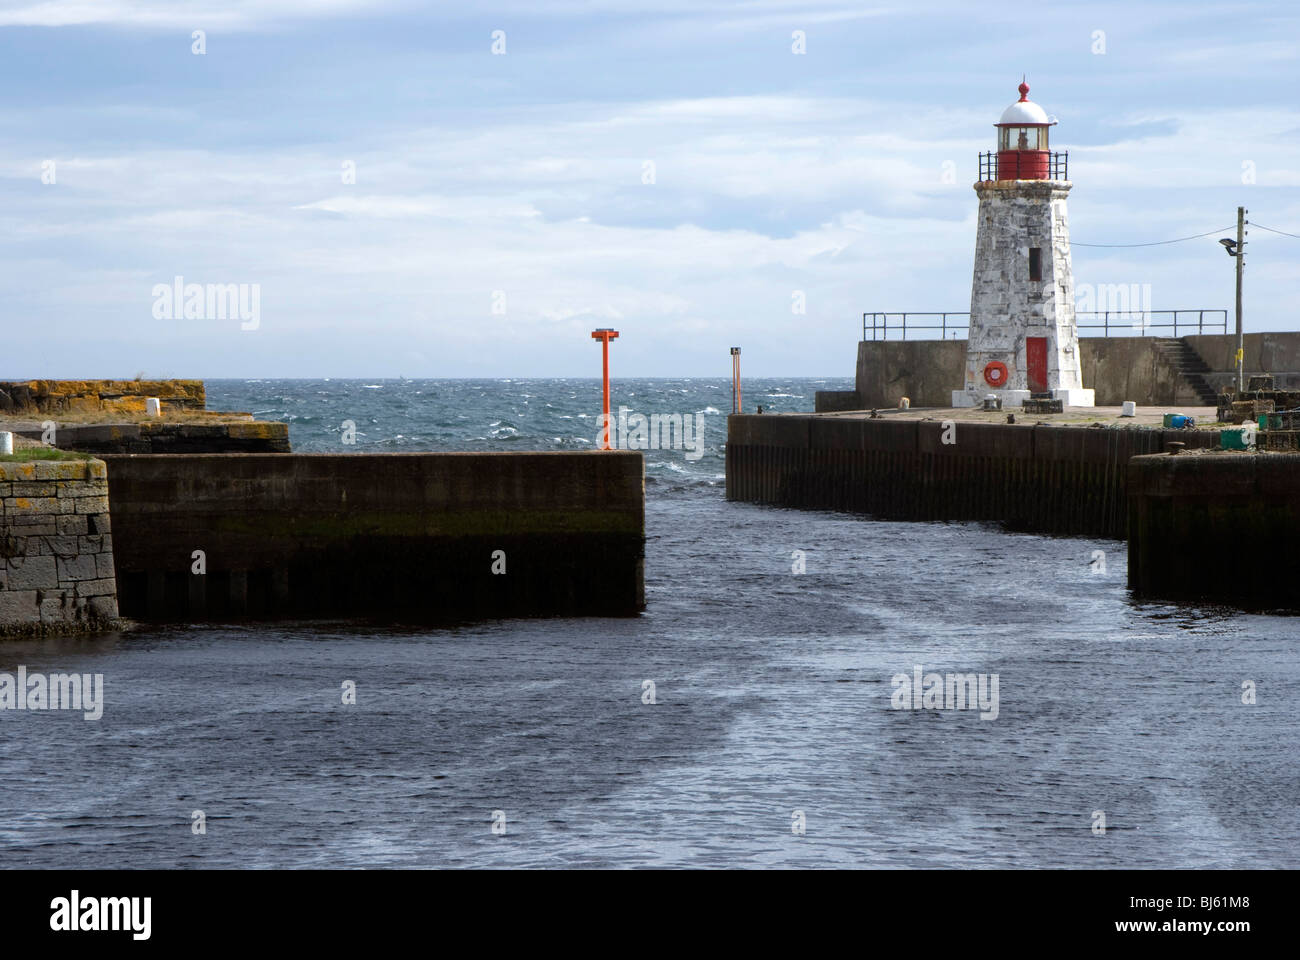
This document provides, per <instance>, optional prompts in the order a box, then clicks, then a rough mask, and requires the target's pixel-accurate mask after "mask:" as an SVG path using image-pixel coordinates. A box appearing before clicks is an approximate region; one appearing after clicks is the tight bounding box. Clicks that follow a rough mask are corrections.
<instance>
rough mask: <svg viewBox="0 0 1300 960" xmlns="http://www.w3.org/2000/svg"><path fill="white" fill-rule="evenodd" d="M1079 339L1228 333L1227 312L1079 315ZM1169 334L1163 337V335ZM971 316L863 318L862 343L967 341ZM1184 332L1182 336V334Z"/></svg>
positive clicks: (910, 313) (917, 313)
mask: <svg viewBox="0 0 1300 960" xmlns="http://www.w3.org/2000/svg"><path fill="white" fill-rule="evenodd" d="M1074 319H1075V326H1076V327H1077V328H1078V330H1079V335H1080V336H1094V337H1144V336H1171V337H1179V336H1188V335H1190V334H1193V333H1197V334H1200V333H1227V332H1228V311H1227V310H1201V309H1194V310H1145V311H1136V310H1095V311H1086V312H1080V313H1076V314H1075V315H1074ZM1166 330H1167V331H1169V333H1167V334H1166V333H1163V332H1160V331H1166ZM969 331H970V313H953V312H934V311H929V312H926V311H915V310H909V311H905V312H899V313H894V312H890V313H886V312H874V313H864V314H862V339H863V340H889V339H893V340H907V339H912V340H950V339H951V340H964V339H966V336H967V334H968V333H969ZM1180 331H1181V333H1180Z"/></svg>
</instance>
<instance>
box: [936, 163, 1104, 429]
mask: <svg viewBox="0 0 1300 960" xmlns="http://www.w3.org/2000/svg"><path fill="white" fill-rule="evenodd" d="M1070 186H1071V185H1070V183H1069V182H1068V181H1063V180H993V181H984V182H981V183H977V184H975V192H976V194H977V195H978V196H979V204H980V205H979V224H978V229H977V234H976V240H975V268H974V277H973V280H972V282H971V316H970V334H969V340H968V342H967V353H966V371H965V384H964V386H963V389H960V390H954V391H953V405H954V406H973V405H977V404H979V403H980V402H981V400H982V399H983V398H984V397H985V396H987V395H988V394H996V395H999V396H1001V397H1002V398H1003V403H1004V404H1006V405H1009V406H1016V405H1019V404H1020V403H1021V402H1023V401H1024V400H1025V399H1026V398H1027V397H1028V395H1029V393H1030V390H1031V386H1030V383H1029V378H1028V373H1029V357H1028V355H1027V349H1026V347H1027V341H1028V339H1029V338H1031V337H1042V338H1044V339H1045V340H1046V357H1045V378H1044V379H1045V381H1046V383H1045V386H1046V389H1047V390H1049V391H1051V392H1052V393H1053V394H1054V395H1055V396H1058V397H1060V398H1062V399H1063V400H1064V401H1065V403H1066V404H1067V405H1069V406H1091V405H1092V391H1090V390H1084V389H1083V382H1082V376H1081V368H1080V362H1079V346H1078V331H1077V328H1076V326H1075V320H1074V280H1073V275H1072V271H1071V265H1070V228H1069V219H1068V215H1067V212H1066V196H1067V195H1068V194H1069V192H1070ZM1033 248H1037V249H1038V250H1039V270H1040V274H1039V276H1040V279H1038V280H1031V279H1030V250H1031V249H1033ZM994 361H999V362H1001V363H1003V364H1005V365H1006V368H1007V382H1006V383H1005V384H1002V385H1000V386H998V387H994V386H991V385H990V384H989V383H988V382H987V381H986V380H985V376H984V372H985V368H986V366H987V365H988V364H989V363H990V362H994Z"/></svg>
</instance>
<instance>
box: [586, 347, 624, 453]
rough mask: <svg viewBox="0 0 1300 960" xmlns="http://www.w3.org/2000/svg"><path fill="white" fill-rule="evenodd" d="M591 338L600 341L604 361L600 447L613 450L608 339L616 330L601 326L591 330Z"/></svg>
mask: <svg viewBox="0 0 1300 960" xmlns="http://www.w3.org/2000/svg"><path fill="white" fill-rule="evenodd" d="M591 339H593V340H599V341H600V352H601V354H602V359H603V361H604V385H605V390H604V394H605V445H604V446H603V447H601V449H602V450H613V449H614V448H613V447H612V446H610V444H609V434H610V430H611V428H612V426H613V425H612V424H611V423H610V420H609V341H611V340H616V339H618V331H617V330H611V329H609V328H608V327H602V328H601V329H599V330H593V331H591Z"/></svg>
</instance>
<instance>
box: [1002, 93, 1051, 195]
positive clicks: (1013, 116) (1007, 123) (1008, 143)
mask: <svg viewBox="0 0 1300 960" xmlns="http://www.w3.org/2000/svg"><path fill="white" fill-rule="evenodd" d="M1055 125H1056V121H1055V120H1053V119H1052V118H1051V117H1049V116H1048V115H1047V114H1046V113H1044V112H1043V108H1042V107H1040V106H1039V105H1038V104H1036V103H1034V102H1033V101H1032V100H1030V99H1029V84H1027V83H1025V82H1024V81H1021V83H1020V99H1019V100H1017V101H1016V102H1015V103H1013V104H1012V105H1011V106H1009V107H1007V108H1006V110H1004V111H1003V112H1002V119H1001V120H999V121H998V123H997V124H996V126H997V128H998V162H997V168H996V173H995V175H994V176H993V177H988V178H987V179H990V180H994V179H996V180H1053V179H1057V178H1056V173H1057V172H1058V170H1057V167H1058V163H1057V162H1053V161H1054V160H1055V159H1056V157H1054V155H1053V154H1052V153H1051V152H1050V151H1049V150H1048V146H1047V128H1048V127H1053V126H1055ZM1061 156H1062V157H1063V156H1064V155H1061ZM989 172H993V171H989ZM1061 179H1065V177H1064V176H1062V177H1061Z"/></svg>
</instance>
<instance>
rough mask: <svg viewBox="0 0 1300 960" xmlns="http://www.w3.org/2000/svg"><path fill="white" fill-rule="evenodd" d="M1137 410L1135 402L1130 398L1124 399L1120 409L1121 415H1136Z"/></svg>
mask: <svg viewBox="0 0 1300 960" xmlns="http://www.w3.org/2000/svg"><path fill="white" fill-rule="evenodd" d="M1137 412H1138V407H1137V404H1136V403H1134V402H1133V401H1132V400H1125V401H1124V408H1123V410H1121V411H1120V416H1121V417H1136V416H1137Z"/></svg>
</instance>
